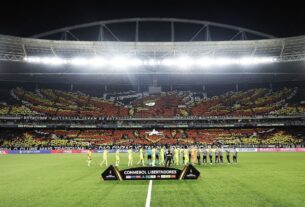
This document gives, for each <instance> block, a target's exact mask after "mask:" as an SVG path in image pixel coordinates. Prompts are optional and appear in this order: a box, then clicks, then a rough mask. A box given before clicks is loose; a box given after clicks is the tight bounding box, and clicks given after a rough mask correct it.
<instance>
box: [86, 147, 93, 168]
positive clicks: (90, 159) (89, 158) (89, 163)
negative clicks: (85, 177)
mask: <svg viewBox="0 0 305 207" xmlns="http://www.w3.org/2000/svg"><path fill="white" fill-rule="evenodd" d="M87 162H88V167H90V165H91V162H92V151H91V149H89V150H88V161H87Z"/></svg>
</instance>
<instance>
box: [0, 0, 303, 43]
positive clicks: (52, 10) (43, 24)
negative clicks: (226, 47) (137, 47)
mask: <svg viewBox="0 0 305 207" xmlns="http://www.w3.org/2000/svg"><path fill="white" fill-rule="evenodd" d="M32 2H33V3H31V1H23V2H16V1H11V3H6V4H5V5H4V4H2V5H1V12H0V34H6V35H16V36H23V37H29V36H31V35H34V34H37V33H41V32H46V31H49V30H52V29H56V28H61V27H64V26H70V25H76V24H81V23H87V22H92V21H99V20H107V19H117V18H130V17H175V18H187V19H199V20H207V21H214V22H219V23H225V24H231V25H236V26H241V27H245V28H249V29H253V30H257V31H260V32H264V33H267V34H271V35H274V36H277V37H288V36H297V35H305V9H304V6H302V5H301V3H300V2H297V1H295V2H294V1H285V4H284V3H281V2H280V1H277V2H276V1H272V2H270V3H266V1H265V2H261V3H260V2H258V1H256V3H248V1H240V2H239V1H225V2H226V3H222V2H220V1H214V0H213V2H216V3H205V2H204V1H201V2H202V3H200V1H194V2H192V1H190V0H187V1H185V0H184V1H166V0H163V1H145V0H142V1H139V2H138V1H127V0H126V1H114V0H111V1H101V0H100V1H83V2H84V3H75V2H76V1H74V2H73V1H71V2H68V1H66V2H65V3H62V2H56V1H40V3H39V2H34V1H32ZM165 2H166V3H165Z"/></svg>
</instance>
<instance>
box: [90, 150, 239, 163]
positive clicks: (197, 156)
mask: <svg viewBox="0 0 305 207" xmlns="http://www.w3.org/2000/svg"><path fill="white" fill-rule="evenodd" d="M108 153H109V151H108V150H107V149H104V150H103V160H102V162H101V163H100V166H103V165H105V166H108ZM127 153H128V166H133V155H134V152H133V149H132V147H129V149H128V151H127ZM224 154H225V156H226V160H227V163H228V164H231V154H233V156H232V161H233V163H234V164H237V154H238V153H237V150H236V148H235V147H234V148H233V149H230V148H225V149H224V148H221V147H216V148H205V147H196V146H191V147H189V148H188V147H187V146H185V147H181V148H179V147H171V148H167V149H166V148H165V147H164V146H162V147H154V146H153V147H148V148H147V149H145V150H144V148H142V147H140V148H139V160H138V162H137V165H142V166H145V157H146V161H147V163H146V164H147V165H148V166H167V167H169V166H170V165H171V164H174V165H187V164H198V165H200V164H210V165H212V164H213V163H220V164H223V163H224ZM213 155H214V156H213ZM213 158H214V159H213ZM91 162H92V151H91V150H88V166H90V165H91ZM119 165H120V149H117V150H116V152H115V166H119Z"/></svg>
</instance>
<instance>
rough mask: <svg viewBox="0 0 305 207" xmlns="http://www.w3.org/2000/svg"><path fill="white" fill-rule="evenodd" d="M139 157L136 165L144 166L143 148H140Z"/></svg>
mask: <svg viewBox="0 0 305 207" xmlns="http://www.w3.org/2000/svg"><path fill="white" fill-rule="evenodd" d="M139 155H140V160H139V162H138V165H139V164H142V165H143V166H144V165H145V164H144V152H143V148H142V147H140V151H139Z"/></svg>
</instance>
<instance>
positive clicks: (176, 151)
mask: <svg viewBox="0 0 305 207" xmlns="http://www.w3.org/2000/svg"><path fill="white" fill-rule="evenodd" d="M174 164H175V165H179V149H178V148H177V147H174Z"/></svg>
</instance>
